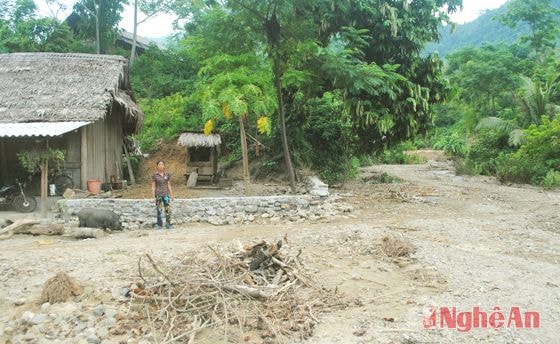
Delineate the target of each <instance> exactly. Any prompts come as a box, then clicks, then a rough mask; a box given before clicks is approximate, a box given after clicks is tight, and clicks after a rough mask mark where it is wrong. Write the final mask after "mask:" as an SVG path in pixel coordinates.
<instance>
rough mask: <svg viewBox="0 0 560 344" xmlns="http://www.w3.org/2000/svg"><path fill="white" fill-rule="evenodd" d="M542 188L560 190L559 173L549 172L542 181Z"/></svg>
mask: <svg viewBox="0 0 560 344" xmlns="http://www.w3.org/2000/svg"><path fill="white" fill-rule="evenodd" d="M543 186H544V187H545V188H547V189H554V188H560V172H559V171H554V170H550V171H548V173H547V174H546V176H545V177H544V180H543Z"/></svg>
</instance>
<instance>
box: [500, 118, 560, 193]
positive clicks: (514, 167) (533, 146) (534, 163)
mask: <svg viewBox="0 0 560 344" xmlns="http://www.w3.org/2000/svg"><path fill="white" fill-rule="evenodd" d="M541 121H542V124H540V125H538V126H537V125H534V124H533V125H531V126H530V127H529V128H528V129H527V130H526V131H525V132H526V138H525V139H526V141H525V144H523V145H522V146H521V147H520V148H519V150H518V151H517V152H515V153H512V154H504V155H503V156H500V158H499V160H498V164H497V175H498V178H499V179H500V180H501V181H502V182H506V181H511V182H519V183H531V184H543V185H544V183H545V180H546V183H548V184H550V183H554V182H555V180H556V179H555V176H556V174H555V173H554V172H551V171H560V116H556V118H555V119H553V120H551V119H549V118H548V117H546V116H544V117H542V120H541ZM547 176H548V179H547Z"/></svg>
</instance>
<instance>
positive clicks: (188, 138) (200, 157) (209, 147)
mask: <svg viewBox="0 0 560 344" xmlns="http://www.w3.org/2000/svg"><path fill="white" fill-rule="evenodd" d="M177 143H178V144H179V145H182V146H185V147H187V159H186V161H187V164H186V165H187V166H186V168H187V173H186V174H185V176H186V178H187V179H188V177H189V175H190V174H191V173H192V172H193V171H196V172H197V173H198V176H202V177H207V178H209V179H210V180H211V181H216V179H217V176H218V156H219V154H220V145H221V144H222V138H221V137H220V135H218V134H210V135H204V133H198V132H186V133H182V134H181V136H179V141H178V142H177Z"/></svg>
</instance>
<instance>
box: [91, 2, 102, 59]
mask: <svg viewBox="0 0 560 344" xmlns="http://www.w3.org/2000/svg"><path fill="white" fill-rule="evenodd" d="M93 7H94V8H95V51H96V52H97V55H99V54H101V44H100V42H99V5H98V4H96V3H95V1H94V2H93Z"/></svg>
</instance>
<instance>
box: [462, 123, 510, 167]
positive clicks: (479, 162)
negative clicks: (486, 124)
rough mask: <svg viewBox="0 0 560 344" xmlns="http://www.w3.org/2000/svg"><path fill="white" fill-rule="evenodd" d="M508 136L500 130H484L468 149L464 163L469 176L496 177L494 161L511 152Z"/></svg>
mask: <svg viewBox="0 0 560 344" xmlns="http://www.w3.org/2000/svg"><path fill="white" fill-rule="evenodd" d="M508 139H509V134H508V133H507V132H505V131H501V130H493V129H485V130H481V131H480V132H479V134H478V135H477V137H476V139H475V142H474V143H473V144H472V145H471V147H469V150H468V152H467V158H466V161H465V164H466V168H467V170H469V171H470V173H471V174H483V175H492V176H493V175H496V164H497V162H496V159H497V158H498V156H499V155H500V154H502V153H504V152H505V153H508V152H511V151H512V148H511V147H510V146H509V145H508Z"/></svg>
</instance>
